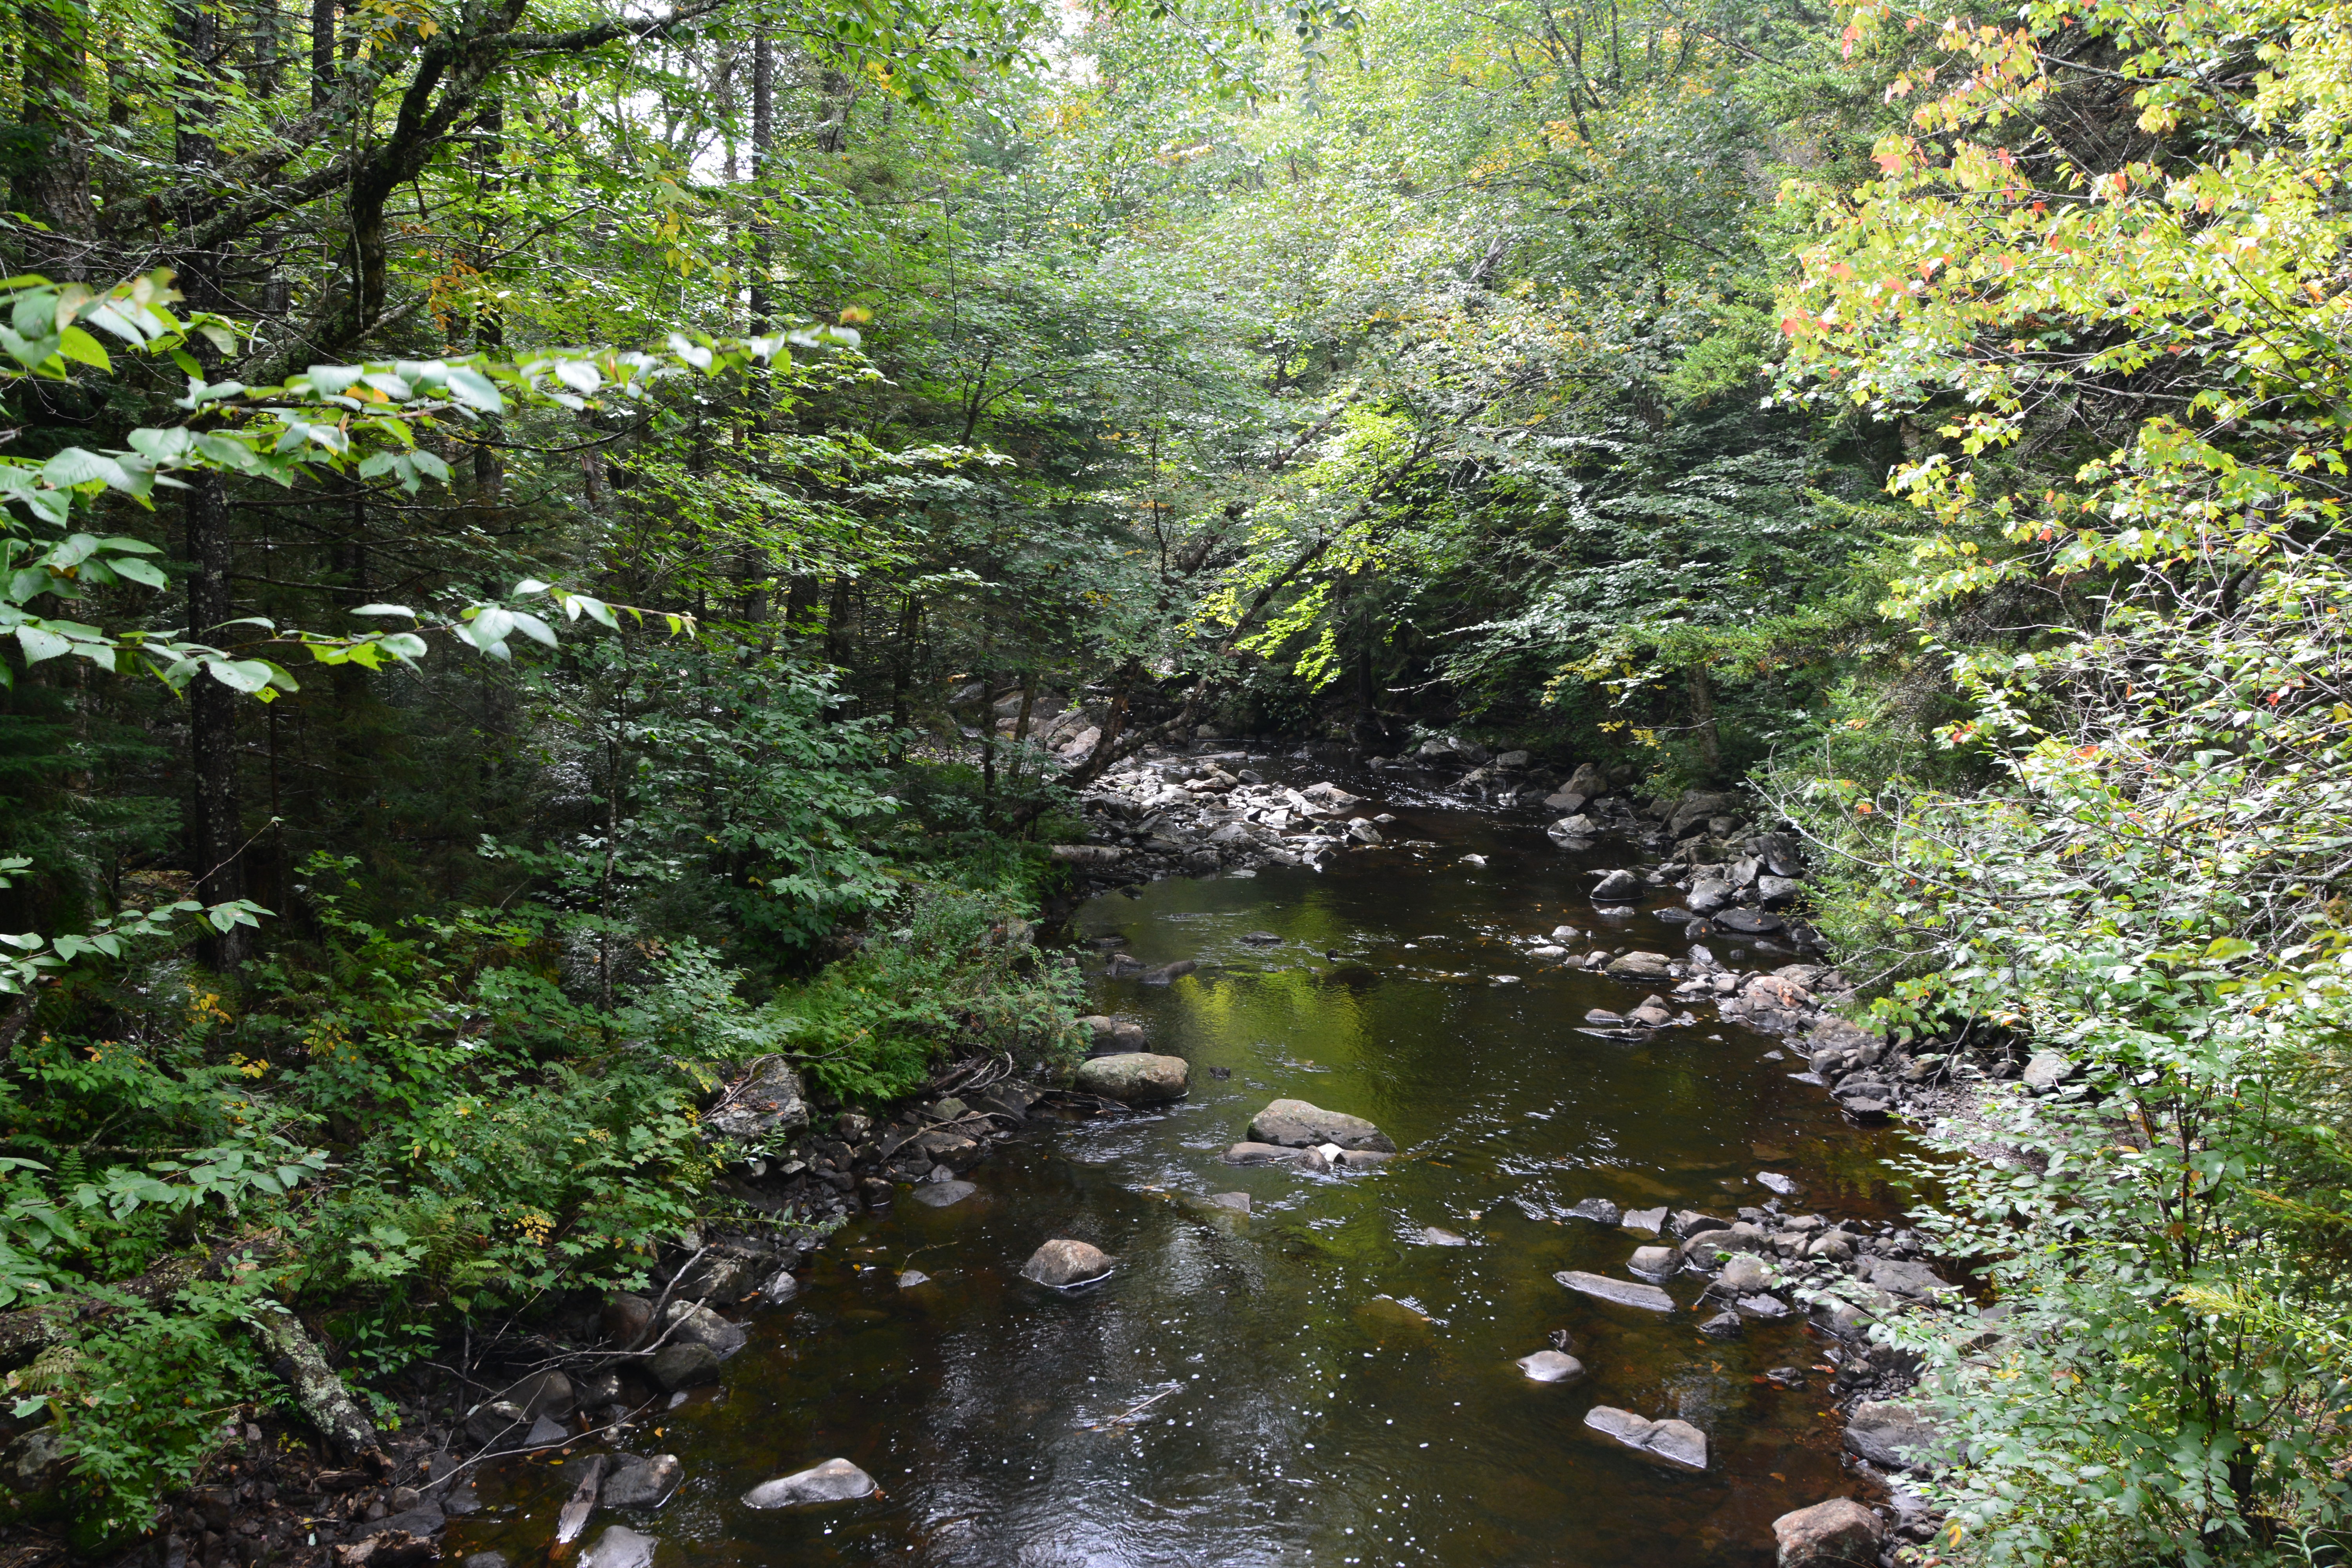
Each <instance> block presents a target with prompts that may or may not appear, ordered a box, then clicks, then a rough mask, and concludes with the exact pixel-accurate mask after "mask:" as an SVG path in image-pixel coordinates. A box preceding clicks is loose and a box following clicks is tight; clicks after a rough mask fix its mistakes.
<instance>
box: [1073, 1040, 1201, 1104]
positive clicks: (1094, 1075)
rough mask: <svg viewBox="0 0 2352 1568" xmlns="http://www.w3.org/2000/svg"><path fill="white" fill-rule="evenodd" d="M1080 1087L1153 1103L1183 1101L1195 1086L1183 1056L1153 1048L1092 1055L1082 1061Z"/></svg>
mask: <svg viewBox="0 0 2352 1568" xmlns="http://www.w3.org/2000/svg"><path fill="white" fill-rule="evenodd" d="M1077 1086H1078V1087H1079V1088H1080V1089H1084V1090H1085V1091H1086V1092H1087V1093H1088V1094H1098V1095H1101V1096H1102V1097H1103V1098H1104V1099H1105V1100H1118V1101H1119V1102H1121V1103H1122V1104H1126V1105H1150V1104H1156V1103H1158V1102H1159V1101H1161V1100H1181V1099H1182V1098H1183V1097H1184V1095H1185V1093H1186V1091H1187V1090H1189V1089H1191V1088H1192V1068H1191V1066H1190V1065H1189V1064H1187V1063H1186V1062H1185V1060H1184V1058H1182V1057H1169V1056H1160V1055H1157V1054H1155V1053H1153V1052H1150V1051H1122V1052H1119V1053H1118V1055H1116V1056H1108V1057H1089V1058H1087V1060H1086V1061H1084V1062H1082V1063H1081V1064H1079V1067H1078V1076H1077Z"/></svg>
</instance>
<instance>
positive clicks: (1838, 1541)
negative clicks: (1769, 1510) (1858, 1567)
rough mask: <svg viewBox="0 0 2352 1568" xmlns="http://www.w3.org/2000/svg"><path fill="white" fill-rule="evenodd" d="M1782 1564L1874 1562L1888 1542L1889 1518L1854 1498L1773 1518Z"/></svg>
mask: <svg viewBox="0 0 2352 1568" xmlns="http://www.w3.org/2000/svg"><path fill="white" fill-rule="evenodd" d="M1772 1539H1773V1541H1774V1542H1776V1543H1777V1544H1778V1545H1779V1547H1780V1568H1831V1564H1833V1563H1855V1564H1864V1563H1876V1562H1877V1561H1878V1552H1879V1549H1880V1548H1881V1547H1883V1546H1885V1544H1886V1522H1885V1521H1884V1520H1882V1519H1880V1518H1879V1517H1878V1516H1877V1515H1876V1514H1874V1513H1873V1512H1871V1511H1870V1510H1868V1509H1866V1508H1864V1507H1863V1506H1862V1504H1860V1503H1858V1502H1856V1501H1854V1500H1853V1499H1852V1498H1843V1497H1839V1498H1832V1499H1830V1500H1829V1501H1827V1502H1817V1503H1815V1504H1814V1505H1813V1506H1812V1507H1811V1508H1801V1509H1799V1510H1796V1511H1795V1512H1794V1513H1784V1514H1782V1515H1781V1516H1780V1518H1778V1519H1776V1520H1774V1521H1772Z"/></svg>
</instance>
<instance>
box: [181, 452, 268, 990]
mask: <svg viewBox="0 0 2352 1568" xmlns="http://www.w3.org/2000/svg"><path fill="white" fill-rule="evenodd" d="M181 512H182V517H183V519H184V521H185V523H186V526H187V553H188V563H189V564H190V565H191V566H192V567H193V568H194V570H193V571H192V572H190V573H189V574H188V635H189V636H190V637H193V638H194V639H195V640H196V641H198V642H210V641H213V640H214V639H215V637H220V636H222V635H223V634H222V632H221V630H220V628H221V626H223V624H224V623H225V622H227V621H229V620H230V619H232V618H234V616H235V615H236V610H235V608H234V607H233V605H232V604H231V602H230V598H229V535H228V528H229V522H228V495H227V490H226V487H225V486H224V485H223V483H222V482H221V477H220V476H219V475H218V474H200V475H197V476H195V477H194V479H192V480H191V481H190V485H189V489H188V491H187V494H186V497H185V499H184V500H183V502H182V504H181ZM237 701H238V698H237V694H236V692H234V691H232V690H230V689H228V688H227V687H226V686H224V685H222V684H221V683H220V682H219V681H217V680H215V679H213V678H212V677H211V676H210V675H208V674H204V673H201V672H200V673H198V674H197V675H196V677H195V678H194V679H192V680H191V681H189V682H188V775H189V784H190V787H189V800H188V826H187V843H188V861H189V866H188V868H189V870H190V871H192V872H193V873H194V875H195V879H196V897H198V898H199V899H202V900H204V901H205V903H207V904H217V903H226V902H227V901H228V900H233V899H241V898H244V897H245V896H246V893H245V858H244V854H243V849H244V845H245V811H244V806H243V804H242V802H241V799H240V797H239V795H238V791H237V777H236V705H237ZM252 936H253V932H252V928H250V927H248V926H233V927H231V928H230V929H229V930H228V931H226V932H225V933H222V934H220V935H216V936H214V937H210V938H208V939H206V943H205V962H206V963H210V964H211V965H212V966H213V967H214V968H215V969H234V968H236V966H237V965H238V964H240V963H244V962H245V960H246V959H247V957H248V956H249V955H250V954H251V952H252V946H253V943H252Z"/></svg>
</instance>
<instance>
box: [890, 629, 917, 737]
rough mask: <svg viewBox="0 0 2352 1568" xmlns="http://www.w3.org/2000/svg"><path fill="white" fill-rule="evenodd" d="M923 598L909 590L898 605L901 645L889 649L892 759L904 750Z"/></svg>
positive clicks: (899, 641) (899, 640)
mask: <svg viewBox="0 0 2352 1568" xmlns="http://www.w3.org/2000/svg"><path fill="white" fill-rule="evenodd" d="M922 604H923V601H922V599H921V598H920V597H919V595H914V594H911V593H910V594H908V595H906V596H905V598H904V599H903V600H902V601H901V602H900V604H899V605H898V645H897V646H896V647H893V648H892V649H891V652H890V761H891V763H893V764H894V765H895V764H896V763H898V760H899V758H900V756H901V755H903V754H904V747H903V743H902V742H901V739H900V738H901V737H902V736H903V735H905V733H906V731H907V719H908V713H907V693H908V688H909V687H910V686H911V685H912V684H913V681H914V674H915V632H916V628H917V627H918V626H919V625H920V624H921V616H922Z"/></svg>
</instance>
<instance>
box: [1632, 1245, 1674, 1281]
mask: <svg viewBox="0 0 2352 1568" xmlns="http://www.w3.org/2000/svg"><path fill="white" fill-rule="evenodd" d="M1682 1264H1683V1255H1682V1254H1681V1253H1680V1252H1678V1251H1676V1250H1675V1248H1673V1247H1635V1248H1634V1249H1633V1258H1630V1259H1629V1260H1628V1261H1627V1262H1626V1265H1625V1267H1626V1268H1629V1269H1631V1270H1632V1271H1633V1272H1634V1273H1636V1274H1639V1275H1640V1276H1641V1277H1642V1278H1643V1279H1668V1278H1670V1277H1671V1276H1672V1275H1673V1274H1674V1272H1675V1270H1676V1269H1678V1268H1681V1267H1682Z"/></svg>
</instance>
